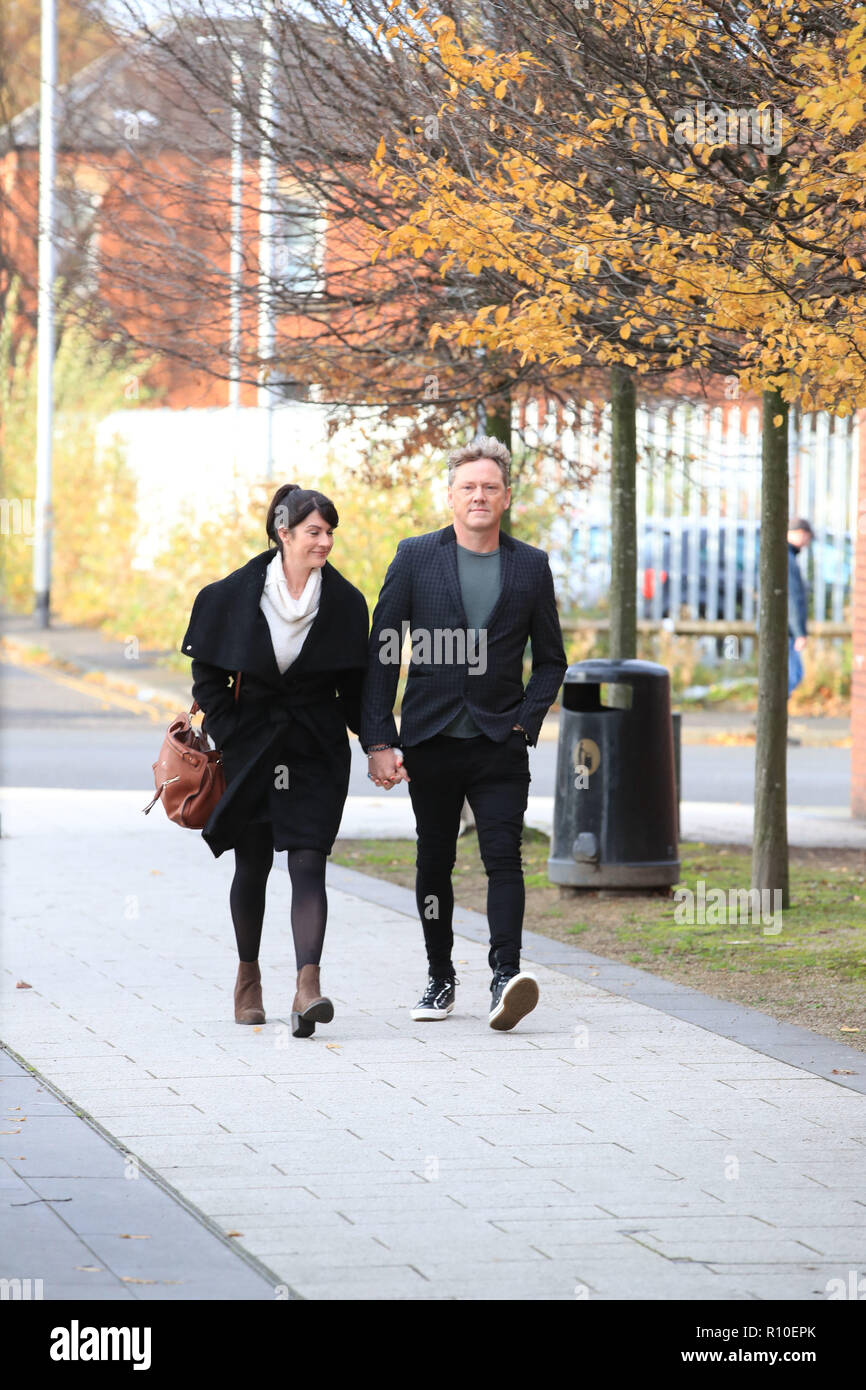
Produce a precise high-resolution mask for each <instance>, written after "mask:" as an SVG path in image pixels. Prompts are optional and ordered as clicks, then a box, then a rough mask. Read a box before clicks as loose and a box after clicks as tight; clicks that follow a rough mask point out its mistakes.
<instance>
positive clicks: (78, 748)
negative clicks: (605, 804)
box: [0, 663, 851, 807]
mask: <svg viewBox="0 0 866 1390" xmlns="http://www.w3.org/2000/svg"><path fill="white" fill-rule="evenodd" d="M117 698H118V697H114V696H103V694H101V693H100V692H99V691H98V690H96V691H94V693H93V694H91V693H89V692H84V691H82V690H81V689H80V688H79V683H78V682H75V681H73V682H69V681H68V680H67V679H66V678H65V677H63V676H62V675H58V674H57V673H55V672H53V671H51V672H48V671H45V670H40V669H37V668H27V669H24V668H21V667H17V666H13V665H10V664H9V663H0V712H2V728H0V780H2V783H3V785H5V786H15V787H70V788H91V789H98V790H117V791H126V790H133V789H135V788H138V787H140V788H141V791H142V805H144V804H145V802H146V801H147V800H149V798H150V795H151V790H152V776H151V763H152V762H153V761H154V760H155V758H156V755H157V753H158V752H159V747H160V743H161V741H162V734H163V730H164V728H165V724H166V720H165V718H164V716H161V717H160V719H159V720H153V719H151V718H150V717H149V716H148V715H146V714H142V713H140V712H137V711H136V710H135V709H134V706H133V703H132V702H129V701H125V700H122V699H121V701H120V702H119V703H115V701H116V700H117ZM754 756H755V752H754V748H751V747H713V746H708V745H700V744H699V745H695V744H686V745H684V746H683V749H682V761H683V787H682V797H683V800H684V801H727V802H746V803H749V802H751V801H752V800H753V790H754ZM850 763H851V755H850V750H849V749H847V748H790V749H789V750H788V800H789V803H790V805H792V806H838V807H847V806H848V799H849V777H850ZM555 765H556V744H555V743H552V742H544V743H541V744H539V746H538V747H537V748H534V749H532V750H531V752H530V770H531V772H532V779H533V780H532V791H533V794H534V795H536V796H545V795H548V796H549V795H551V793H552V790H553V778H554V769H555ZM366 770H367V761H366V758H365V757H364V755H363V753H362V752H361V750H360V749H359V747H358V744H357V741H356V740H355V739H353V740H352V777H351V782H350V786H349V794H350V795H351V796H367V795H369V794H370V792H371V791H372V785H371V783H370V782H368V781H367V778H366ZM388 795H389V796H391V797H404V796H407V795H408V793H407V790H406V787H405V785H401V786H400V787H399V788H395V789H394V791H392V792H389V793H388Z"/></svg>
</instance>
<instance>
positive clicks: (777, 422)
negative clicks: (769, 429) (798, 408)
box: [773, 415, 785, 429]
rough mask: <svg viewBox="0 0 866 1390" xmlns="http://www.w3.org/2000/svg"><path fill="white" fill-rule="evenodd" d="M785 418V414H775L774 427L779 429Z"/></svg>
mask: <svg viewBox="0 0 866 1390" xmlns="http://www.w3.org/2000/svg"><path fill="white" fill-rule="evenodd" d="M784 418H785V417H784V415H774V416H773V428H774V429H778V428H779V426H780V425H781V423H782V421H783V420H784Z"/></svg>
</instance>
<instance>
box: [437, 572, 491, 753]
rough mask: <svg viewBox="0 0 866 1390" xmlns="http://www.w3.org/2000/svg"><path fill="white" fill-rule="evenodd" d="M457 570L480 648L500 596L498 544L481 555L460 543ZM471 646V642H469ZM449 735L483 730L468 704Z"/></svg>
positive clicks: (469, 623) (473, 734)
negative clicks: (481, 634) (479, 634)
mask: <svg viewBox="0 0 866 1390" xmlns="http://www.w3.org/2000/svg"><path fill="white" fill-rule="evenodd" d="M457 574H458V576H459V578H460V593H461V595H462V597H463V607H464V609H465V611H466V622H467V626H468V627H469V628H474V629H475V632H476V637H475V641H474V644H473V648H472V649H474V650H475V651H476V652H477V651H478V650H479V641H478V637H477V632H478V629H479V628H483V627H484V624H485V623H486V622H487V619H488V618H489V617H490V614H491V613H492V612H493V608H494V605H495V603H496V600H497V599H498V598H499V584H500V578H499V575H500V564H499V547H498V546H497V548H496V550H490V551H488V552H487V553H486V554H483V555H479V554H478V552H477V551H475V550H467V549H466V547H465V546H463V545H458V546H457ZM467 646H468V644H467ZM442 733H443V734H447V735H448V737H449V738H475V737H476V736H477V735H478V734H480V733H481V730H480V729H479V727H478V725H477V724H476V723H475V720H474V719H473V718H472V715H471V714H470V713H469V711H468V709H467V708H466V706H465V705H464V706H463V709H462V710H461V711H460V713H459V714H457V715H455V717H454V718H453V719H452V720H451V723H450V724H446V726H445V728H444V729H443V730H442Z"/></svg>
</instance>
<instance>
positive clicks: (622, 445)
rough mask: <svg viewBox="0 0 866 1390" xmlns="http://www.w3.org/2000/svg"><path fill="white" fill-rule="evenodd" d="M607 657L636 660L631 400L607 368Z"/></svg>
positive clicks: (624, 381)
mask: <svg viewBox="0 0 866 1390" xmlns="http://www.w3.org/2000/svg"><path fill="white" fill-rule="evenodd" d="M610 403H611V458H610V471H611V479H610V482H611V513H612V515H611V562H610V567H611V573H610V655H611V657H613V658H617V659H619V660H631V659H633V658H634V657H635V656H636V655H637V511H636V489H635V470H636V467H637V424H636V418H635V412H636V409H637V399H636V392H635V384H634V377H633V376H632V375H631V373H630V372H629V371H628V370H627V369H626V368H624V367H613V368H611V374H610Z"/></svg>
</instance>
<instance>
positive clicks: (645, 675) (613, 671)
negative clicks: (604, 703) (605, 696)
mask: <svg viewBox="0 0 866 1390" xmlns="http://www.w3.org/2000/svg"><path fill="white" fill-rule="evenodd" d="M669 678H670V672H669V671H668V668H667V667H666V666H660V665H659V664H658V662H656V661H613V660H610V661H607V660H602V659H601V658H600V657H598V658H592V659H591V660H589V661H576V662H575V663H574V665H573V666H569V668H568V670H567V671H566V673H565V675H564V676H563V685H572V684H578V685H583V684H589V685H594V684H596V682H598V683H605V682H607V683H609V684H610V683H613V682H622V681H633V680H647V679H649V680H662V679H663V680H668V679H669Z"/></svg>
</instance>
